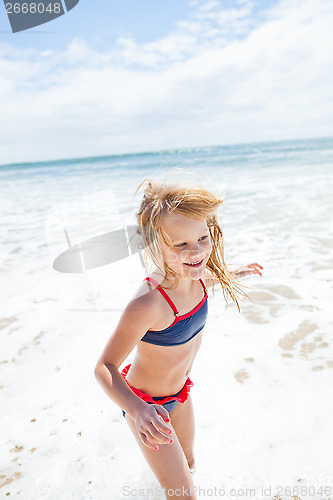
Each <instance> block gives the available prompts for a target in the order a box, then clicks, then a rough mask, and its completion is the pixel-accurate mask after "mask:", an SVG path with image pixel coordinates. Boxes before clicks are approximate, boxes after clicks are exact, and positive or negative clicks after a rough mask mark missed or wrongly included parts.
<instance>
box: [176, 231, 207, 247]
mask: <svg viewBox="0 0 333 500" xmlns="http://www.w3.org/2000/svg"><path fill="white" fill-rule="evenodd" d="M206 238H208V235H207V234H205V236H201V238H199V241H202V240H205V239H206ZM184 245H186V243H179V245H175V248H180V247H183V246H184Z"/></svg>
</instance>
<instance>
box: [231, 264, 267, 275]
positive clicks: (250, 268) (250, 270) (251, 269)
mask: <svg viewBox="0 0 333 500" xmlns="http://www.w3.org/2000/svg"><path fill="white" fill-rule="evenodd" d="M259 268H260V269H264V268H263V267H262V266H261V265H260V264H257V263H256V262H254V263H253V264H248V265H245V266H238V267H237V268H236V269H235V270H234V271H232V273H233V274H234V275H235V276H236V277H237V278H242V277H243V276H247V275H248V274H259V275H260V276H262V274H261V272H260V270H259Z"/></svg>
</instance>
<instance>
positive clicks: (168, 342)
mask: <svg viewBox="0 0 333 500" xmlns="http://www.w3.org/2000/svg"><path fill="white" fill-rule="evenodd" d="M151 278H152V280H151V281H152V284H153V286H152V284H150V283H149V282H148V281H144V282H143V283H142V284H141V285H140V287H139V289H138V291H137V293H136V296H137V295H146V296H147V300H152V301H153V302H154V307H156V308H158V317H159V320H158V323H156V324H154V325H152V327H151V328H150V329H149V330H148V331H147V333H146V335H145V336H144V337H143V338H142V340H141V341H140V342H139V343H138V344H137V352H136V356H135V358H134V361H133V363H132V365H131V368H130V370H129V372H128V375H127V381H128V383H129V384H130V385H131V386H133V387H137V388H139V389H141V390H142V391H144V392H147V393H148V394H150V395H151V396H162V395H168V394H175V393H177V392H178V391H179V390H180V389H181V388H182V387H183V385H184V383H185V380H186V379H187V377H188V375H189V373H190V370H191V367H192V364H193V361H194V359H195V356H196V354H197V352H198V350H199V347H200V344H201V338H202V328H203V325H204V323H205V320H206V316H207V290H206V287H205V284H204V282H203V281H202V280H201V281H199V280H195V281H193V283H192V287H191V293H189V294H188V295H187V296H185V294H184V293H180V292H179V290H177V289H175V290H168V289H164V294H162V293H163V292H162V293H161V289H158V288H155V285H157V283H156V281H158V280H159V281H160V282H161V278H158V275H157V273H155V272H154V273H153V274H152V275H151ZM155 280H156V281H155ZM165 295H166V296H165ZM175 311H177V313H178V314H176V315H175Z"/></svg>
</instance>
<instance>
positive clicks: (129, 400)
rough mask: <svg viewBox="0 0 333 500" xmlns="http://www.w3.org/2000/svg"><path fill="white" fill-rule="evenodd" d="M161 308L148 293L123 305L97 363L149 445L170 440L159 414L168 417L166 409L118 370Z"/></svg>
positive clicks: (102, 380)
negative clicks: (148, 400) (143, 396)
mask: <svg viewBox="0 0 333 500" xmlns="http://www.w3.org/2000/svg"><path fill="white" fill-rule="evenodd" d="M157 314H158V308H157V307H155V304H154V303H153V301H152V300H147V294H146V295H143V296H140V297H138V298H135V299H133V300H131V301H130V302H129V304H128V305H127V306H126V308H125V309H124V311H123V313H122V315H121V317H120V320H119V322H118V325H117V326H116V329H115V330H114V332H113V334H112V335H111V337H110V338H109V340H108V342H107V344H106V346H105V349H104V351H103V353H102V355H101V357H100V358H99V360H98V362H97V365H96V367H95V376H96V378H97V380H98V382H99V383H100V385H101V386H102V388H103V389H104V391H105V392H106V393H107V395H108V396H109V397H110V398H111V399H112V401H114V402H115V403H116V404H117V405H118V406H120V408H121V409H123V410H124V411H125V412H126V413H128V415H129V416H130V417H131V418H132V419H133V420H134V421H135V423H136V426H137V428H138V430H139V432H140V437H141V439H142V441H143V442H144V444H145V445H146V446H148V447H149V448H155V446H156V444H157V443H158V444H165V443H167V442H169V439H170V438H169V437H167V436H165V434H169V431H170V428H169V427H168V426H167V425H165V424H164V423H163V421H162V420H161V419H160V417H159V416H161V417H162V418H163V419H166V421H167V419H168V416H169V414H168V412H167V410H166V409H165V408H164V407H163V406H160V405H149V404H148V403H146V402H145V401H143V400H142V399H141V398H139V396H137V395H136V394H134V392H133V391H132V390H131V389H130V388H129V387H128V385H127V383H126V382H125V380H124V379H123V377H122V375H121V374H120V373H119V367H120V365H121V364H122V363H123V361H124V360H125V359H126V358H127V356H128V355H129V354H130V352H131V351H132V350H133V348H134V347H135V346H136V344H137V343H138V342H139V341H140V340H141V338H142V337H143V336H144V335H145V333H146V331H147V330H148V329H149V328H151V326H152V325H153V324H154V322H156V320H157Z"/></svg>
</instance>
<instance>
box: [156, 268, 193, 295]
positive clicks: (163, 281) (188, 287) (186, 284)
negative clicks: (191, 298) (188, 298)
mask: <svg viewBox="0 0 333 500" xmlns="http://www.w3.org/2000/svg"><path fill="white" fill-rule="evenodd" d="M153 274H154V275H156V277H157V278H158V279H156V281H157V282H158V283H160V285H161V286H162V287H167V288H170V289H173V288H174V286H175V284H176V279H175V278H173V277H169V278H168V279H167V278H166V277H165V275H163V274H162V272H161V271H160V270H158V269H155V271H154V272H153ZM194 281H196V280H192V279H191V278H181V277H180V278H178V285H177V288H175V290H177V291H178V292H180V293H184V294H186V295H187V294H188V293H191V291H192V289H193V285H194Z"/></svg>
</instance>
